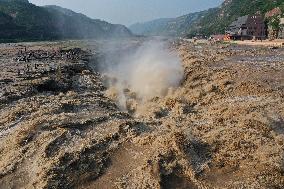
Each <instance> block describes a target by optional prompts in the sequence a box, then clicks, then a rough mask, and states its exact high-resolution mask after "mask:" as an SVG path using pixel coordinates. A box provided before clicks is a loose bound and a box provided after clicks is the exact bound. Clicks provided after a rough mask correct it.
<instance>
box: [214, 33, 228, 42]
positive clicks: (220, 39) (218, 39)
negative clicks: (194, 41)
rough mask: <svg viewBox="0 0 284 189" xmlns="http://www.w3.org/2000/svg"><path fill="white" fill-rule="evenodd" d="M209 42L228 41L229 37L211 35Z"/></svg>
mask: <svg viewBox="0 0 284 189" xmlns="http://www.w3.org/2000/svg"><path fill="white" fill-rule="evenodd" d="M209 40H211V41H215V42H218V41H229V40H230V36H229V35H222V34H219V35H211V36H210V37H209Z"/></svg>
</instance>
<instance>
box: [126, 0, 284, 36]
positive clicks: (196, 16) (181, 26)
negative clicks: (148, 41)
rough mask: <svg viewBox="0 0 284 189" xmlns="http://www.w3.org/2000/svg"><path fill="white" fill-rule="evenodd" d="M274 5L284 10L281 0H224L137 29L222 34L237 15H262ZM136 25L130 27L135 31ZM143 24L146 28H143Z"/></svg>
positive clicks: (194, 33) (177, 33)
mask: <svg viewBox="0 0 284 189" xmlns="http://www.w3.org/2000/svg"><path fill="white" fill-rule="evenodd" d="M275 7H280V8H281V9H282V10H284V2H283V0H225V1H224V3H223V4H222V5H221V6H220V7H218V8H212V9H209V10H207V11H203V12H199V13H192V14H188V15H184V16H181V17H178V18H174V19H170V21H167V22H165V23H163V24H159V25H158V26H160V27H154V30H151V29H152V28H153V27H152V26H151V25H154V24H157V23H156V22H155V21H154V22H148V23H145V24H144V25H143V24H140V25H139V27H140V28H139V30H140V31H144V32H141V33H140V34H146V35H149V34H150V35H151V34H154V35H157V34H160V35H165V34H166V35H172V36H188V37H192V36H195V35H197V34H199V35H204V36H209V35H211V34H222V33H224V32H225V29H226V28H227V27H228V26H229V25H230V24H231V23H232V22H233V21H234V20H235V19H237V18H238V17H240V16H244V15H249V14H255V13H260V14H262V15H264V14H265V13H266V12H268V11H270V10H272V9H273V8H275ZM149 25H150V26H149ZM136 26H137V25H134V26H132V27H130V29H131V30H133V31H134V32H135V31H136ZM143 26H144V29H145V28H147V29H146V30H143Z"/></svg>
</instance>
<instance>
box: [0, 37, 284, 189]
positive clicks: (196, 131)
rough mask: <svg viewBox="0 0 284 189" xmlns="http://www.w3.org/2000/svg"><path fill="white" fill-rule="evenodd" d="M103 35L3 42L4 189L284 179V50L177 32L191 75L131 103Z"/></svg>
mask: <svg viewBox="0 0 284 189" xmlns="http://www.w3.org/2000/svg"><path fill="white" fill-rule="evenodd" d="M100 43H102V42H95V41H94V42H88V43H82V42H74V41H73V42H72V41H71V42H53V43H47V42H46V43H25V44H21V45H19V44H5V45H1V46H0V64H1V68H2V69H1V70H0V152H1V156H0V188H1V189H2V188H3V189H6V188H7V189H8V188H28V189H29V188H66V189H67V188H68V189H69V188H77V189H88V188H90V189H93V188H102V189H103V188H106V189H109V188H145V189H146V188H155V189H156V188H165V189H166V188H171V189H172V188H177V189H183V188H184V189H185V188H283V187H284V157H283V155H284V151H283V150H284V50H283V49H281V48H279V49H270V48H267V47H255V48H252V47H246V46H238V45H229V44H211V45H209V44H193V43H190V42H187V41H175V42H171V45H170V50H171V51H174V52H177V53H178V54H179V57H180V59H181V61H182V65H183V69H184V74H183V79H182V81H181V82H180V85H179V86H178V87H176V88H174V89H170V90H169V91H168V92H167V93H166V94H165V95H164V96H157V97H154V98H151V99H147V101H143V103H141V101H139V99H136V98H135V94H131V95H132V98H130V99H129V101H128V102H127V103H128V106H126V108H127V109H126V110H123V109H121V108H120V106H119V103H118V101H117V96H116V95H112V94H113V93H110V90H111V87H112V86H108V85H106V78H105V76H104V75H102V73H100V72H99V70H100V69H98V67H99V64H100V62H101V60H102V59H104V58H103V56H104V55H103V54H104V53H103V52H101V51H103V50H102V49H101V48H100ZM122 44H123V45H122ZM122 44H121V46H120V45H118V46H117V48H118V49H119V50H129V49H128V47H127V48H125V49H124V48H122V47H125V46H126V45H125V44H131V45H129V48H131V47H132V46H139V45H140V44H141V42H140V41H139V40H137V41H136V40H132V41H130V42H129V41H127V42H125V41H124V42H123V43H122ZM114 58H115V57H114ZM108 79H109V78H108ZM124 92H128V93H131V91H130V90H125V91H124Z"/></svg>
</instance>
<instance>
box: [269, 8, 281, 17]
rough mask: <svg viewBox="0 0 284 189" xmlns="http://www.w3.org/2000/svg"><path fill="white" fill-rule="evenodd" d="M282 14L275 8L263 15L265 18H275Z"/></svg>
mask: <svg viewBox="0 0 284 189" xmlns="http://www.w3.org/2000/svg"><path fill="white" fill-rule="evenodd" d="M280 14H282V11H281V9H280V8H279V7H276V8H274V9H272V10H270V11H268V12H267V13H265V18H271V17H273V16H277V15H280Z"/></svg>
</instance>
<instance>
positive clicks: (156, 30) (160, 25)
mask: <svg viewBox="0 0 284 189" xmlns="http://www.w3.org/2000/svg"><path fill="white" fill-rule="evenodd" d="M204 13H205V12H204V11H203V12H196V13H191V14H187V15H184V16H181V17H178V18H162V19H157V20H153V21H149V22H144V23H137V24H133V25H131V26H130V27H129V29H130V30H131V31H132V32H133V33H135V34H139V35H166V36H179V35H184V34H186V31H187V30H188V29H189V27H190V26H191V25H192V24H193V23H194V22H195V21H197V20H198V19H199V18H200V17H201V16H202V15H203V14H204Z"/></svg>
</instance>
